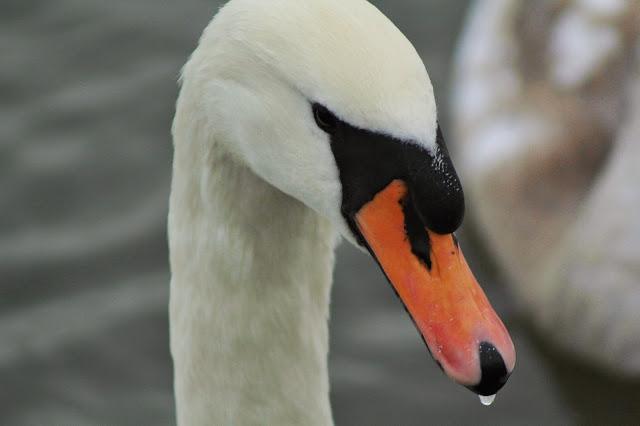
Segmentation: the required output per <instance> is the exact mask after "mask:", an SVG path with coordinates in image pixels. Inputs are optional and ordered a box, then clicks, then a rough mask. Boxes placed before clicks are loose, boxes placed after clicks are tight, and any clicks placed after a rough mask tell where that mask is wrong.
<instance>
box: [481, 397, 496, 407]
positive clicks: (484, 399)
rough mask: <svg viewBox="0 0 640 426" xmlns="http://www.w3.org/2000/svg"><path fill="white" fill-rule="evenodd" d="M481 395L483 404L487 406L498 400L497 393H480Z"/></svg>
mask: <svg viewBox="0 0 640 426" xmlns="http://www.w3.org/2000/svg"><path fill="white" fill-rule="evenodd" d="M479 396H480V402H481V403H482V405H485V406H487V407H488V406H490V405H491V404H493V401H495V400H496V396H495V395H489V396H485V395H479Z"/></svg>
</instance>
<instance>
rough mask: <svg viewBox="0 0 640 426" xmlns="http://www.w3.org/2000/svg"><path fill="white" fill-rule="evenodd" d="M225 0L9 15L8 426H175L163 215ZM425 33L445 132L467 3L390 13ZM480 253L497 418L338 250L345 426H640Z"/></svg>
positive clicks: (32, 9)
mask: <svg viewBox="0 0 640 426" xmlns="http://www.w3.org/2000/svg"><path fill="white" fill-rule="evenodd" d="M220 3H221V2H219V1H204V0H189V1H181V2H180V1H173V2H170V1H157V0H154V1H152V0H135V1H125V0H111V1H104V0H102V1H101V0H55V1H52V0H2V1H1V3H0V52H2V56H1V57H0V112H1V113H0V424H2V425H112V424H113V425H150V424H154V425H164V424H172V423H173V422H174V417H173V416H174V414H173V413H174V409H173V399H172V390H171V385H172V379H171V363H170V358H169V352H168V335H167V327H168V324H167V308H166V304H167V295H168V294H167V293H168V291H167V290H168V268H167V261H166V258H167V255H166V250H167V249H166V242H165V239H166V237H165V217H166V211H167V197H168V188H169V182H170V165H171V142H170V137H169V127H170V122H171V119H172V115H173V104H174V100H175V98H176V94H177V86H176V83H175V81H176V78H177V75H178V71H179V69H180V67H181V65H182V64H183V63H184V62H185V60H186V58H187V55H188V54H189V52H190V51H191V50H193V48H194V46H195V43H196V41H197V38H198V36H199V34H200V33H201V31H202V29H203V28H204V26H205V25H206V24H207V22H208V21H209V19H210V17H211V16H212V15H213V13H214V12H215V11H216V9H217V8H218V7H219V5H220ZM373 3H375V4H376V5H378V6H380V7H381V9H382V10H383V11H384V12H385V13H386V14H387V15H388V16H389V17H391V18H392V20H394V21H395V22H396V23H397V24H398V26H399V27H400V28H401V29H402V30H403V31H404V32H405V33H406V34H407V36H408V37H409V39H411V40H412V41H413V42H414V43H415V45H416V47H417V49H418V51H419V52H420V54H421V55H422V57H423V59H424V61H425V63H426V64H427V67H428V69H429V71H430V74H431V76H432V79H433V80H434V84H435V87H436V92H437V96H438V101H439V103H440V105H441V108H440V109H441V115H443V116H442V121H443V122H444V123H443V124H444V125H445V129H446V100H447V87H448V84H449V82H448V76H449V71H450V59H451V55H452V52H453V50H454V47H455V40H456V38H457V36H458V34H459V31H460V27H461V25H462V22H463V16H464V11H465V9H466V7H467V6H468V2H467V1H462V0H432V1H426V0H395V1H391V0H387V1H374V2H373ZM463 242H464V243H465V247H466V252H467V255H468V257H469V258H470V259H469V260H470V263H471V264H472V267H473V268H474V269H475V270H476V272H477V273H478V275H479V278H480V281H481V283H483V285H484V286H485V288H486V289H487V292H488V295H489V297H490V299H491V300H492V301H493V303H494V306H495V307H496V309H497V311H498V312H500V313H501V315H502V316H503V318H504V319H505V320H506V323H507V326H508V327H509V328H510V329H511V330H512V332H513V336H514V340H515V342H516V346H517V349H518V356H519V358H518V366H517V369H516V372H515V374H514V375H513V377H512V379H511V381H510V383H509V384H508V385H507V387H506V388H505V390H504V391H503V392H502V393H501V394H500V395H498V399H497V400H496V403H495V404H494V406H493V407H491V408H485V407H483V406H481V405H480V403H479V401H478V399H477V397H475V396H474V395H473V394H472V393H470V392H468V391H466V390H464V389H462V388H460V387H458V386H456V385H454V384H453V383H451V382H450V381H449V380H448V379H446V378H445V377H444V376H443V375H442V374H441V373H440V371H439V370H438V368H437V367H436V366H435V364H434V363H433V362H432V361H431V360H430V358H429V356H428V354H427V352H426V350H425V348H424V346H423V344H422V341H421V340H420V338H419V337H418V335H417V333H416V331H415V330H414V328H413V325H412V323H411V321H410V320H409V319H408V318H407V317H406V314H405V313H404V311H403V309H402V308H401V306H400V304H399V302H398V301H397V300H396V299H395V296H394V295H393V292H392V291H391V290H390V288H389V287H388V285H387V284H386V282H385V281H384V278H383V276H382V274H381V273H380V272H379V271H378V269H377V267H376V266H375V264H374V263H373V261H371V260H370V259H369V258H367V257H366V256H365V255H363V254H361V253H359V252H357V251H355V250H354V249H352V248H351V247H348V246H347V245H343V246H342V247H341V248H340V251H339V256H338V265H337V270H336V274H335V281H336V283H335V287H334V295H333V300H334V303H333V308H332V323H331V330H332V341H331V344H332V348H331V349H332V352H331V381H332V401H333V407H334V413H335V419H336V422H337V424H338V425H421V424H439V425H442V424H452V425H462V424H505V425H507V424H508V425H518V424H523V425H524V424H573V423H576V424H578V423H579V424H586V423H592V424H602V423H603V422H611V424H622V423H628V424H632V423H634V422H633V419H634V416H635V419H638V418H640V417H638V407H637V405H639V404H637V403H638V402H640V394H639V393H638V390H637V388H633V387H631V386H628V385H626V384H624V383H621V382H618V381H614V380H610V379H608V378H606V377H605V376H603V375H601V374H599V373H595V372H594V371H593V370H591V369H590V368H589V367H587V366H581V365H580V366H579V365H576V364H575V363H573V362H570V361H567V360H566V359H563V358H561V357H558V356H557V355H555V354H553V353H551V352H550V351H549V350H548V349H547V348H546V345H545V344H544V342H543V340H541V339H539V338H535V337H532V335H531V333H529V332H528V331H527V328H526V327H525V326H524V325H523V324H522V322H521V321H519V320H518V317H517V316H516V312H515V309H514V307H513V306H512V304H511V303H510V299H509V297H508V295H507V294H506V292H505V290H504V288H502V287H501V286H500V285H499V284H497V283H499V280H498V279H497V277H496V274H495V272H494V271H492V269H491V265H490V262H488V261H486V260H484V259H483V257H482V256H481V255H480V253H481V252H480V251H479V249H478V248H477V247H475V248H474V245H473V239H472V238H470V236H469V233H468V232H467V233H466V238H465V239H464V241H463Z"/></svg>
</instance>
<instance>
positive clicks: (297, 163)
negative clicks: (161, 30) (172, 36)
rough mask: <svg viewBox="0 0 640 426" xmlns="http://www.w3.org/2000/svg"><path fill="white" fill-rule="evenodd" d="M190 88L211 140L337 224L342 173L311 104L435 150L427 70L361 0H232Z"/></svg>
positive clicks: (187, 75)
mask: <svg viewBox="0 0 640 426" xmlns="http://www.w3.org/2000/svg"><path fill="white" fill-rule="evenodd" d="M183 85H184V87H183V95H184V93H188V94H189V96H188V98H189V99H190V100H191V101H192V102H195V104H194V105H193V108H191V110H192V111H202V112H203V113H204V117H203V121H206V122H208V123H212V124H211V125H210V126H209V127H211V129H208V130H207V131H208V133H212V134H213V135H212V136H213V139H215V140H217V141H219V142H220V143H222V144H225V145H226V147H227V148H228V150H229V151H231V152H232V153H233V154H236V155H237V156H238V157H239V158H240V159H241V160H242V161H243V162H244V163H246V164H247V165H248V166H249V167H251V168H252V169H253V170H254V171H255V172H256V174H258V175H259V176H261V177H262V178H264V179H265V180H267V181H268V182H269V183H271V184H272V185H274V186H276V187H278V188H280V189H281V190H283V191H284V192H286V193H288V194H290V195H292V196H294V197H296V198H298V199H300V200H302V201H303V202H305V203H306V204H307V205H309V206H311V207H312V208H314V209H315V210H317V211H318V212H320V213H321V214H323V215H325V216H327V217H329V218H330V219H333V220H338V219H339V217H340V214H339V209H338V208H337V207H338V206H340V202H341V188H340V182H339V176H338V175H339V172H338V170H337V168H336V165H335V159H334V158H333V155H332V152H331V148H330V143H329V137H328V135H327V134H326V133H325V132H323V131H322V130H321V129H319V128H318V126H317V125H316V123H315V121H314V118H313V112H312V105H313V104H314V103H317V104H321V105H323V106H326V107H327V108H328V109H329V110H330V111H332V112H333V113H334V114H335V115H336V116H337V117H338V118H339V119H340V120H341V121H342V122H344V123H349V125H351V126H353V127H354V128H359V129H365V130H367V131H369V132H374V133H376V134H383V135H388V136H389V137H390V139H393V140H395V141H397V142H398V143H399V144H400V143H410V144H412V145H415V146H418V147H420V148H422V149H424V150H425V151H426V152H435V151H436V150H437V144H436V136H437V117H436V104H435V99H434V95H433V88H432V85H431V81H430V79H429V76H428V74H427V71H426V70H425V66H424V64H423V63H422V61H421V59H420V57H419V55H418V54H417V52H416V50H415V49H414V47H413V46H412V45H411V43H410V42H409V41H408V40H407V39H406V38H405V37H404V35H403V34H402V33H401V32H400V31H399V30H398V29H397V28H396V27H395V26H394V25H393V23H391V22H390V21H389V20H388V19H387V18H386V17H385V16H384V15H383V14H382V13H380V12H379V11H378V10H377V9H376V8H375V7H374V6H372V5H371V4H369V3H368V2H367V1H365V0H305V1H300V0H271V1H268V2H267V1H260V0H232V1H230V2H229V3H227V5H226V6H224V7H223V8H222V9H221V10H220V12H219V13H218V14H217V16H216V17H215V18H214V20H213V21H212V23H211V24H210V25H209V27H208V28H207V29H206V30H205V32H204V34H203V36H202V39H201V41H200V45H199V47H198V49H197V50H196V51H195V52H194V55H193V56H192V58H191V60H190V61H189V63H188V64H187V65H186V67H185V69H184V73H183ZM379 161H381V162H383V161H385V159H384V158H380V159H379ZM347 236H348V235H347Z"/></svg>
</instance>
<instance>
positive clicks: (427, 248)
mask: <svg viewBox="0 0 640 426" xmlns="http://www.w3.org/2000/svg"><path fill="white" fill-rule="evenodd" d="M402 211H403V213H404V226H405V232H406V233H407V238H408V239H409V243H410V244H411V251H412V252H413V254H414V255H415V256H416V257H417V258H418V259H420V261H421V262H422V263H423V264H424V265H425V266H426V267H427V269H428V270H429V271H430V270H431V266H432V265H431V241H430V240H429V234H428V233H427V230H426V229H425V228H424V224H423V223H422V221H421V220H420V217H419V216H418V212H416V209H415V207H414V205H413V200H412V198H411V197H410V196H409V195H407V196H406V197H404V199H403V200H402Z"/></svg>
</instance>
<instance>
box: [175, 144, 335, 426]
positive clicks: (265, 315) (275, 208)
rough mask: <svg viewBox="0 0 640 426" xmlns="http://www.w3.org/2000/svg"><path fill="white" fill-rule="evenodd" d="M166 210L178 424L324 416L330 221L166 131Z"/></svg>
mask: <svg viewBox="0 0 640 426" xmlns="http://www.w3.org/2000/svg"><path fill="white" fill-rule="evenodd" d="M175 147H176V150H175V159H174V177H173V184H172V194H171V202H170V214H169V244H170V252H171V256H170V257H171V269H172V279H171V302H170V322H171V352H172V355H173V360H174V369H175V370H174V371H175V377H174V379H175V393H176V403H177V415H178V423H179V424H181V425H193V424H220V425H222V424H233V425H244V424H277V425H299V424H305V425H312V424H313V425H316V424H317V425H329V424H332V417H331V412H330V406H329V385H328V374H327V353H328V328H327V320H328V315H329V296H330V287H331V275H332V270H333V261H334V254H333V253H334V247H335V242H336V240H337V238H336V233H335V231H334V230H333V228H332V227H331V225H330V224H329V223H328V222H327V221H325V220H323V219H321V218H320V217H319V216H318V215H317V214H316V213H314V212H313V211H311V210H310V209H308V208H307V207H305V206H304V205H303V204H301V203H300V202H298V201H296V200H294V199H293V198H291V197H289V196H287V195H285V194H283V193H282V192H280V191H278V190H277V189H275V188H274V187H272V186H270V185H268V184H267V183H265V182H264V181H262V180H261V179H260V178H258V177H257V176H255V175H254V174H253V173H252V172H251V171H249V170H248V169H247V168H245V167H244V166H242V165H240V164H238V163H236V162H234V161H233V160H232V159H231V158H230V157H229V156H227V155H226V154H224V151H223V150H221V149H220V147H218V146H216V145H215V144H214V145H213V146H210V147H209V148H204V145H201V146H199V145H197V143H194V142H193V141H182V140H180V135H176V143H175Z"/></svg>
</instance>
